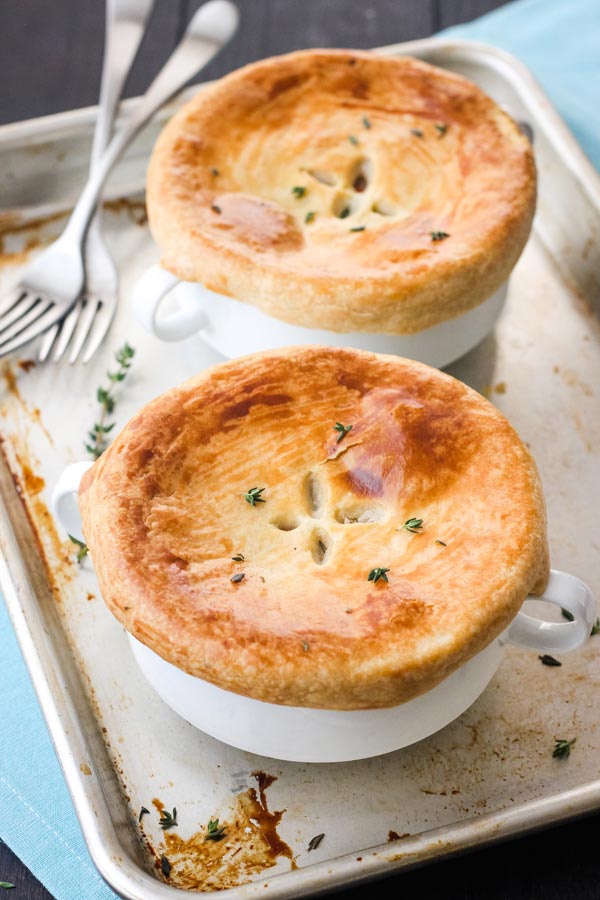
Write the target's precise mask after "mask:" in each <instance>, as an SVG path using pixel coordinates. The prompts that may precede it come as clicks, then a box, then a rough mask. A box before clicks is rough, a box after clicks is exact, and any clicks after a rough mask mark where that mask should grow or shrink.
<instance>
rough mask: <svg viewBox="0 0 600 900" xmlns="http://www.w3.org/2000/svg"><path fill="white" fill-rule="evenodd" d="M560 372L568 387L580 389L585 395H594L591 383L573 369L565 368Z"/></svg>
mask: <svg viewBox="0 0 600 900" xmlns="http://www.w3.org/2000/svg"><path fill="white" fill-rule="evenodd" d="M560 374H561V376H562V379H563V381H564V382H565V384H566V385H568V387H571V388H576V389H579V390H580V391H581V392H582V393H583V395H584V396H585V397H593V396H594V392H593V390H592V389H591V387H590V385H589V384H587V383H586V382H585V381H583V380H582V379H581V378H580V377H579V375H578V374H577V372H574V371H573V369H563V370H562V372H561V373H560Z"/></svg>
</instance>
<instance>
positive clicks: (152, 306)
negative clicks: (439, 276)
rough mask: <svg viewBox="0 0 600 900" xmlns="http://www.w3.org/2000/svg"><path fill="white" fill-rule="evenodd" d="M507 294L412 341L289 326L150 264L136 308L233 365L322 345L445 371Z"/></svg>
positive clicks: (492, 319) (491, 321)
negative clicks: (236, 361) (256, 356)
mask: <svg viewBox="0 0 600 900" xmlns="http://www.w3.org/2000/svg"><path fill="white" fill-rule="evenodd" d="M506 291H507V284H503V285H502V287H501V288H499V290H497V291H496V293H495V294H493V295H492V296H491V297H488V299H487V300H485V301H484V302H483V303H480V304H479V305H478V306H475V307H474V308H473V309H470V310H469V311H468V312H466V313H463V314H462V315H461V316H457V317H456V318H454V319H448V320H447V321H446V322H440V323H439V324H438V325H434V326H433V327H432V328H427V329H425V331H420V332H419V333H418V334H407V335H393V334H373V333H371V332H368V331H363V332H347V333H338V332H335V331H325V330H323V329H316V328H304V327H303V326H302V325H290V324H289V323H288V322H283V321H281V319H275V318H273V317H272V316H268V315H267V314H266V313H264V312H262V311H261V310H260V309H257V308H256V307H254V306H250V305H249V304H248V303H242V302H240V301H238V300H232V299H231V297H224V296H222V295H221V294H215V293H213V292H212V291H209V290H207V289H206V288H205V287H203V286H202V285H201V284H191V283H189V282H185V281H180V280H179V279H178V278H177V277H176V276H175V275H172V274H171V273H170V272H167V271H166V270H165V269H162V268H161V267H160V266H152V267H151V268H150V269H148V270H147V272H145V273H144V275H142V277H141V278H140V280H139V281H138V283H137V285H136V287H135V289H134V292H133V300H132V302H133V312H134V315H135V316H136V318H137V319H138V321H140V322H141V324H142V325H143V326H144V327H145V328H146V329H147V330H148V331H149V332H151V333H152V334H154V335H155V336H156V337H158V338H160V339H161V340H163V341H179V340H183V338H188V337H190V336H191V335H194V334H198V335H199V336H200V337H201V338H202V339H203V340H204V341H205V342H206V343H207V344H209V345H210V346H211V347H213V348H214V349H215V350H218V352H219V353H221V354H222V355H223V356H226V357H227V358H229V359H233V358H234V357H236V356H245V355H246V354H247V353H257V352H259V351H262V350H274V349H276V348H278V347H290V346H293V345H305V344H321V345H324V346H328V347H354V348H356V349H359V350H371V351H372V352H374V353H393V354H396V355H398V356H404V357H406V358H407V359H416V360H418V361H419V362H424V363H427V364H428V365H430V366H435V367H437V368H441V367H442V366H447V365H449V363H451V362H453V361H454V360H455V359H458V358H459V357H461V356H463V355H464V354H465V353H467V352H468V351H469V350H471V349H472V348H473V347H475V346H476V345H477V344H478V343H479V342H480V341H482V340H483V338H484V337H485V336H486V334H488V333H489V332H490V331H491V330H492V328H493V327H494V325H495V323H496V320H497V318H498V316H499V315H500V313H501V311H502V308H503V306H504V301H505V299H506ZM169 295H170V296H169ZM167 298H168V299H167ZM163 301H165V305H164V307H163ZM161 307H162V309H161Z"/></svg>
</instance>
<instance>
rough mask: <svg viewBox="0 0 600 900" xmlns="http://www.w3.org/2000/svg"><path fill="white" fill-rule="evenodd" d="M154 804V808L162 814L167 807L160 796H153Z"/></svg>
mask: <svg viewBox="0 0 600 900" xmlns="http://www.w3.org/2000/svg"><path fill="white" fill-rule="evenodd" d="M152 806H153V807H154V809H155V810H156V812H157V813H158V814H159V815H161V814H162V811H163V810H164V808H165V804H164V803H163V802H162V800H159V799H158V797H153V798H152Z"/></svg>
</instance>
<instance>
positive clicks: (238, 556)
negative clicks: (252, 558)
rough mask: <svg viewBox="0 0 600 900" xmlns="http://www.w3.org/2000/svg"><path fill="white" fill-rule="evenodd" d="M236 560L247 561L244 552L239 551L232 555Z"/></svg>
mask: <svg viewBox="0 0 600 900" xmlns="http://www.w3.org/2000/svg"><path fill="white" fill-rule="evenodd" d="M231 558H232V560H233V561H234V562H245V560H246V557H245V556H244V554H243V553H237V554H236V555H235V556H232V557H231Z"/></svg>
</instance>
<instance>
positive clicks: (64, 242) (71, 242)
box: [0, 0, 238, 356]
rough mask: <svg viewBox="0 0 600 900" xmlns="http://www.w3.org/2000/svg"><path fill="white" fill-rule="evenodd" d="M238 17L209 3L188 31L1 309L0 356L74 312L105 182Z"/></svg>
mask: <svg viewBox="0 0 600 900" xmlns="http://www.w3.org/2000/svg"><path fill="white" fill-rule="evenodd" d="M237 22H238V13H237V9H236V7H235V6H234V5H233V4H232V3H231V2H230V0H210V2H208V3H206V4H205V5H204V6H201V7H200V9H199V10H198V11H197V12H196V13H195V15H194V16H193V18H192V20H191V21H190V24H189V25H188V27H187V30H186V32H185V34H184V36H183V38H182V39H181V41H180V43H179V44H178V46H177V48H176V49H175V50H174V51H173V53H172V54H171V56H170V58H169V60H168V61H167V62H166V64H165V65H164V66H163V68H162V69H161V71H160V72H159V74H158V75H157V76H156V78H155V79H154V81H153V82H152V84H151V85H150V87H149V89H148V91H147V92H146V94H144V97H143V98H142V100H141V101H140V103H139V105H138V106H137V107H136V108H135V110H134V111H133V113H132V114H131V116H130V118H129V119H128V120H127V121H126V122H125V124H124V125H123V127H122V128H121V129H120V130H119V131H117V132H116V133H115V135H114V137H113V139H112V140H111V142H110V144H109V145H108V147H107V149H106V151H105V152H104V154H103V155H102V158H101V159H100V160H99V162H98V164H97V166H96V167H95V169H94V172H93V173H92V175H91V176H90V178H89V179H88V182H87V184H86V186H85V187H84V189H83V192H82V193H81V195H80V197H79V200H78V201H77V204H76V206H75V208H74V210H73V212H72V214H71V217H70V219H69V221H68V223H67V225H66V228H65V230H64V231H63V233H62V234H61V235H60V237H59V238H58V239H57V240H56V241H55V242H54V243H53V244H52V245H51V246H50V247H48V248H47V249H46V250H44V252H43V253H42V254H40V256H38V257H37V258H36V259H35V260H34V261H33V262H32V263H31V264H30V265H29V267H28V268H27V271H26V272H25V276H24V277H23V278H22V280H21V282H20V283H19V284H18V285H17V287H16V288H15V289H14V290H13V291H12V293H11V294H10V295H9V296H8V297H6V298H4V301H3V302H2V303H0V356H5V355H6V354H7V353H11V352H12V351H13V350H16V349H18V348H19V347H22V346H23V345H24V344H27V343H29V341H31V340H33V339H34V338H36V337H39V335H40V334H43V333H44V332H45V331H46V330H47V329H48V328H51V327H52V325H54V324H56V323H57V322H60V321H61V320H62V319H63V318H64V317H65V316H66V314H67V313H68V312H69V311H70V310H71V308H72V307H73V305H74V304H75V303H76V301H77V299H78V298H79V296H80V295H81V292H82V290H83V287H84V283H85V269H84V264H83V244H84V240H85V236H86V233H87V230H88V227H89V224H90V221H91V219H92V217H93V215H94V212H95V209H96V205H97V202H98V197H99V195H100V192H101V190H102V187H103V186H104V182H105V181H106V178H107V176H108V174H109V172H110V170H111V169H112V167H113V166H114V164H115V162H116V161H117V160H118V159H119V157H120V156H121V154H122V153H123V151H124V150H125V148H126V147H127V146H128V144H129V143H130V141H131V140H132V139H133V137H134V136H135V135H136V134H137V133H138V131H139V130H140V129H141V128H142V126H143V125H145V123H146V122H147V121H148V119H149V118H150V117H151V116H152V115H153V114H154V113H155V112H156V110H157V109H160V107H161V106H163V104H164V103H166V102H167V100H169V99H170V98H171V97H173V95H174V94H176V93H177V92H178V91H179V90H180V89H181V88H182V87H183V86H184V85H185V84H186V83H187V82H188V81H189V80H190V78H192V76H193V75H195V74H196V73H197V72H198V71H200V70H201V69H202V68H204V66H205V65H206V64H207V63H208V62H209V61H210V60H211V59H212V58H213V57H214V56H215V54H216V53H217V52H218V51H219V50H220V49H221V47H222V46H223V44H225V43H226V42H227V41H228V40H229V39H230V38H231V37H232V35H233V34H234V32H235V30H236V28H237Z"/></svg>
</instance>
